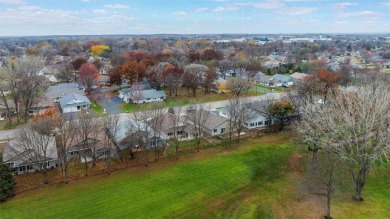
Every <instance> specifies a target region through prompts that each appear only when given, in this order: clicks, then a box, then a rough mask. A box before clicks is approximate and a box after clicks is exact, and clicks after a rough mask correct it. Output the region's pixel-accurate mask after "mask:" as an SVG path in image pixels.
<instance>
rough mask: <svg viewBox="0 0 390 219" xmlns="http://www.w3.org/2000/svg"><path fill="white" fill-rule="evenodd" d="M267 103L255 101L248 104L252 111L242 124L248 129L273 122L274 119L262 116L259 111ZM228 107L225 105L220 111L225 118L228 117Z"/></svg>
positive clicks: (265, 125)
mask: <svg viewBox="0 0 390 219" xmlns="http://www.w3.org/2000/svg"><path fill="white" fill-rule="evenodd" d="M265 104H268V103H267V101H265V100H262V101H255V102H251V103H248V104H246V107H248V108H249V109H250V112H249V113H248V114H249V115H248V117H247V118H246V120H245V121H244V122H243V124H241V125H242V126H243V127H244V128H247V129H256V128H265V127H267V125H268V124H269V123H271V124H273V123H274V121H273V120H271V121H269V120H267V119H266V118H265V117H264V116H262V115H261V114H260V113H259V111H262V109H263V107H264V105H265ZM228 107H229V106H226V107H224V108H223V109H222V110H221V111H220V112H219V115H220V116H222V117H225V118H228V113H227V112H228Z"/></svg>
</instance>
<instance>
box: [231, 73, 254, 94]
mask: <svg viewBox="0 0 390 219" xmlns="http://www.w3.org/2000/svg"><path fill="white" fill-rule="evenodd" d="M226 86H227V88H228V89H229V90H230V91H231V92H232V93H233V94H234V95H235V96H240V95H241V94H243V93H246V92H248V90H249V89H250V88H251V85H250V83H249V82H248V81H247V80H245V79H243V78H238V77H236V78H229V79H228V80H227V84H226Z"/></svg>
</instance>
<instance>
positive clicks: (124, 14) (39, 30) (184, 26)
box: [0, 0, 390, 36]
mask: <svg viewBox="0 0 390 219" xmlns="http://www.w3.org/2000/svg"><path fill="white" fill-rule="evenodd" d="M0 20H1V23H0V35H1V36H20V35H74V34H77V35H84V34H155V33H176V34H193V33H197V34H207V33H308V32H310V33H356V32H358V33H376V32H380V33H383V32H387V33H390V1H389V0H356V1H336V0H252V1H250V0H129V1H112V0H111V1H108V0H0Z"/></svg>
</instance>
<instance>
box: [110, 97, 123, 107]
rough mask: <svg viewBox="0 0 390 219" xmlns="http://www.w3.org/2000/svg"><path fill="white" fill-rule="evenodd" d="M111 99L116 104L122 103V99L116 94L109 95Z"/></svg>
mask: <svg viewBox="0 0 390 219" xmlns="http://www.w3.org/2000/svg"><path fill="white" fill-rule="evenodd" d="M111 101H112V102H114V103H115V104H116V105H120V104H124V103H125V102H123V100H122V99H121V98H119V97H117V96H113V97H111Z"/></svg>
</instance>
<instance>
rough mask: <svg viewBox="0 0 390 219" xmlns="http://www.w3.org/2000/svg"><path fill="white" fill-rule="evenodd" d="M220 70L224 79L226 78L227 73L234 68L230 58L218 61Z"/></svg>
mask: <svg viewBox="0 0 390 219" xmlns="http://www.w3.org/2000/svg"><path fill="white" fill-rule="evenodd" d="M218 68H219V72H220V73H221V75H222V78H223V79H226V73H227V71H229V70H230V69H231V68H232V61H231V60H229V59H223V60H221V61H219V63H218Z"/></svg>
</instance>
